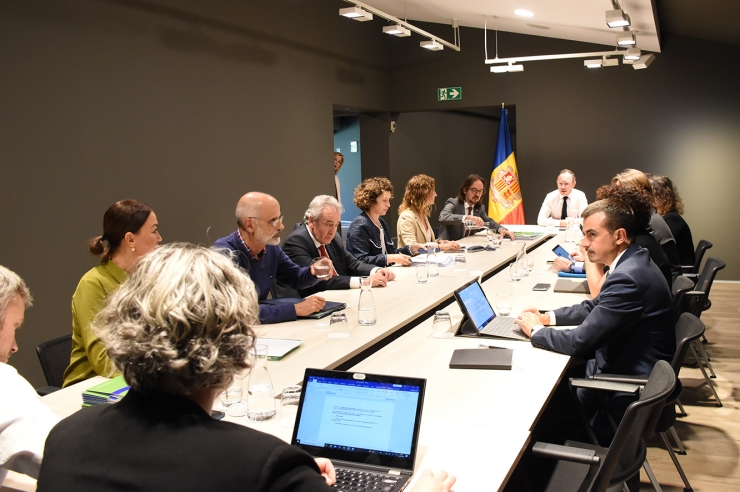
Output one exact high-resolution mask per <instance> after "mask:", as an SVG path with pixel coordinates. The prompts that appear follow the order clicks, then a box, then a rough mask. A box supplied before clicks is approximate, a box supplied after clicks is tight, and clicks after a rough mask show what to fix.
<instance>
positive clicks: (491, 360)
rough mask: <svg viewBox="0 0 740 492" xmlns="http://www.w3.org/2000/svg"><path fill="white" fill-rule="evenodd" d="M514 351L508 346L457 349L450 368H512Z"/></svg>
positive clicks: (453, 353)
mask: <svg viewBox="0 0 740 492" xmlns="http://www.w3.org/2000/svg"><path fill="white" fill-rule="evenodd" d="M513 355H514V351H513V350H511V349H506V348H473V349H457V350H455V351H454V352H452V358H451V359H450V369H503V370H510V369H511V358H512V356H513Z"/></svg>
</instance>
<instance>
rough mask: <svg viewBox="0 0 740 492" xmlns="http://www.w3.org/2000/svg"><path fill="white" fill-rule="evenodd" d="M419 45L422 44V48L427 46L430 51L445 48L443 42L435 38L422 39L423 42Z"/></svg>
mask: <svg viewBox="0 0 740 492" xmlns="http://www.w3.org/2000/svg"><path fill="white" fill-rule="evenodd" d="M419 46H421V47H422V48H426V49H428V50H429V51H442V50H443V49H445V47H444V46H443V45H442V44H440V43H438V42H437V41H436V40H434V39H430V40H429V41H422V42H421V43H419Z"/></svg>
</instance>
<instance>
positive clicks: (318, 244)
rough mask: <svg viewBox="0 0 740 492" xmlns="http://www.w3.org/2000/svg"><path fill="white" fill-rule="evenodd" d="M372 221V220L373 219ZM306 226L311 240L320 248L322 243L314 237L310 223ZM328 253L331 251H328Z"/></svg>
mask: <svg viewBox="0 0 740 492" xmlns="http://www.w3.org/2000/svg"><path fill="white" fill-rule="evenodd" d="M370 222H372V220H371V221H370ZM305 227H306V230H307V231H308V235H309V236H311V241H313V245H314V246H316V249H317V250H318V249H319V246H321V243H320V242H318V241H317V240H316V238H315V237H313V233H312V232H311V228H310V227H308V224H306V226H305ZM325 247H326V246H325ZM327 254H329V253H328V252H327Z"/></svg>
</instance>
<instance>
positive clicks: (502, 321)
mask: <svg viewBox="0 0 740 492" xmlns="http://www.w3.org/2000/svg"><path fill="white" fill-rule="evenodd" d="M518 328H519V325H517V324H516V323H514V318H510V317H506V316H497V317H495V318H493V321H491V322H490V323H488V324H487V325H486V327H485V328H483V329H482V330H481V331H480V332H481V333H485V334H486V335H493V336H499V337H502V336H508V335H511V333H512V332H514V333H516V332H517V331H518Z"/></svg>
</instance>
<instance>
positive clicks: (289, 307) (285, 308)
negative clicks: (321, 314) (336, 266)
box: [213, 192, 332, 324]
mask: <svg viewBox="0 0 740 492" xmlns="http://www.w3.org/2000/svg"><path fill="white" fill-rule="evenodd" d="M236 224H237V226H238V228H237V230H236V231H234V232H232V233H231V234H229V235H228V236H226V237H222V238H221V239H218V240H216V242H214V243H213V249H216V250H220V251H222V252H225V253H228V254H230V255H231V256H232V259H233V260H234V263H235V264H236V265H237V266H239V267H240V268H241V269H242V270H244V271H245V272H247V274H248V275H249V277H250V278H251V279H252V281H253V282H254V284H255V285H256V286H257V291H258V296H259V301H260V311H259V320H260V322H261V323H263V324H269V323H281V322H283V321H294V320H295V319H296V318H297V317H298V316H306V315H309V314H311V313H315V312H318V311H321V310H322V309H323V308H324V304H326V301H325V300H324V299H323V298H321V297H318V296H313V297H308V298H306V299H305V300H303V302H299V303H298V304H289V303H286V304H277V305H273V304H267V303H264V302H263V301H265V300H267V295H268V294H269V293H270V289H271V288H272V285H273V281H274V280H278V281H280V282H281V283H283V284H286V285H289V286H290V287H292V288H293V289H295V290H302V289H306V288H308V287H312V286H314V285H316V284H317V283H318V282H319V281H320V280H319V279H317V278H316V271H315V270H314V265H316V264H326V265H328V266H330V267H331V260H329V259H328V258H325V259H322V260H321V261H320V262H318V263H314V264H313V265H310V266H307V267H303V268H301V267H299V266H298V265H296V264H295V263H293V262H292V261H291V260H290V258H288V256H287V255H286V254H285V253H284V252H283V250H282V249H280V246H278V244H280V231H282V230H283V229H284V228H285V226H284V225H283V216H282V215H280V203H278V201H277V200H276V199H275V198H274V197H272V196H270V195H267V194H265V193H259V192H250V193H247V194H246V195H244V196H243V197H241V199H239V203H237V205H236ZM329 271H330V272H331V271H332V268H329ZM330 277H331V274H330V275H329V276H328V277H327V278H330Z"/></svg>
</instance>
